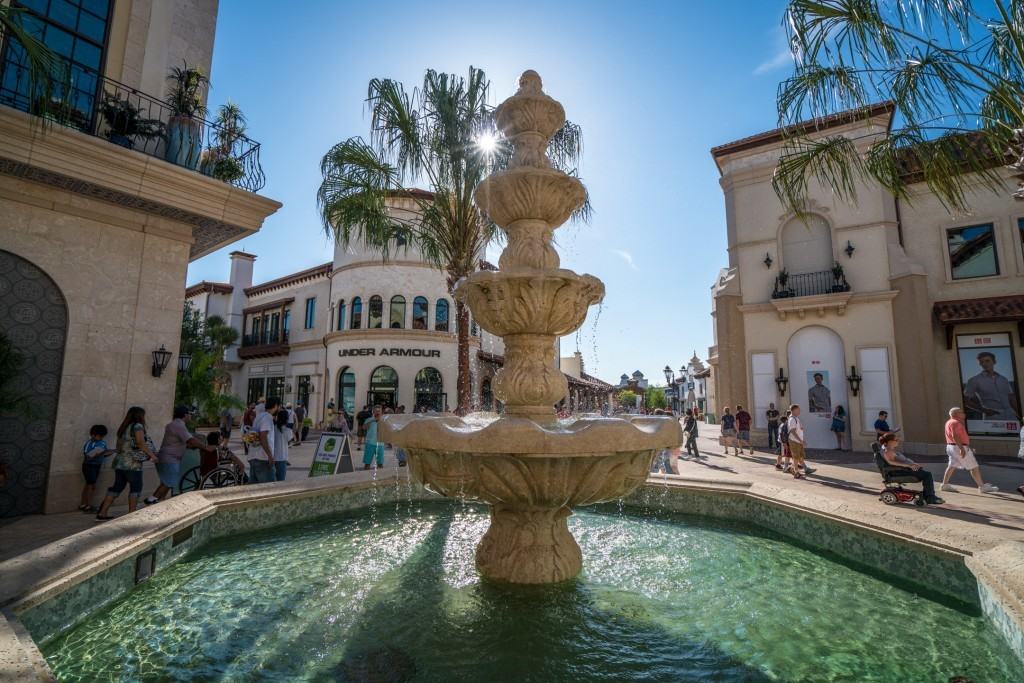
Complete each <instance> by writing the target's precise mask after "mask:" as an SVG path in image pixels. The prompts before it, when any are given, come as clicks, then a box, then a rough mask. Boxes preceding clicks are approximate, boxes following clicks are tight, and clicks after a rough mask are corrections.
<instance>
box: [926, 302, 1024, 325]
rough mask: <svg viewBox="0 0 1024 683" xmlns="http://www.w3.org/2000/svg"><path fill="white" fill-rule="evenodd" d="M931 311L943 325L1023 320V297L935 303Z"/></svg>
mask: <svg viewBox="0 0 1024 683" xmlns="http://www.w3.org/2000/svg"><path fill="white" fill-rule="evenodd" d="M932 310H933V312H934V313H935V317H936V319H937V320H938V321H939V322H940V323H942V324H944V325H954V324H956V323H967V322H977V321H984V320H992V321H1006V320H1024V295H1017V296H993V297H985V298H981V299H960V300H957V301H936V302H935V305H934V306H933V307H932Z"/></svg>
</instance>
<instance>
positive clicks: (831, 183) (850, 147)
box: [772, 135, 865, 213]
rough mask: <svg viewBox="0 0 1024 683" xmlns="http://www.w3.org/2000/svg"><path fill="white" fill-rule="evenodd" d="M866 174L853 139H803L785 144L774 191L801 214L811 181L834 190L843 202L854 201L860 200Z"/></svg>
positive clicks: (775, 178)
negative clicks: (859, 183) (861, 181)
mask: <svg viewBox="0 0 1024 683" xmlns="http://www.w3.org/2000/svg"><path fill="white" fill-rule="evenodd" d="M864 175H865V169H864V164H863V161H862V159H861V157H860V154H859V153H858V151H857V148H856V145H855V144H854V142H853V140H851V139H850V138H848V137H846V136H844V135H832V136H828V137H824V138H820V139H811V138H807V137H803V136H800V137H795V138H791V139H789V140H788V141H787V142H786V145H785V147H784V148H783V153H782V157H781V158H780V159H779V163H778V165H777V166H776V168H775V175H774V177H773V178H772V188H773V189H774V190H775V194H776V195H778V197H779V199H780V200H782V203H783V204H784V205H785V206H786V207H787V208H788V209H790V210H792V211H794V212H796V213H802V212H803V211H804V208H805V206H806V204H807V193H808V189H809V187H810V181H811V180H812V179H814V180H816V181H817V182H818V183H820V184H821V185H823V186H824V187H828V188H831V189H832V191H833V192H835V193H836V194H837V195H838V196H839V198H840V199H843V200H845V201H852V200H855V199H856V198H857V180H858V179H860V178H863V177H864Z"/></svg>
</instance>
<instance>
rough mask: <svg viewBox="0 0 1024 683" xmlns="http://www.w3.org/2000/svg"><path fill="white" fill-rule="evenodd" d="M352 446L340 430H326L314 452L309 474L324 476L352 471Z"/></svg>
mask: <svg viewBox="0 0 1024 683" xmlns="http://www.w3.org/2000/svg"><path fill="white" fill-rule="evenodd" d="M352 471H353V467H352V446H351V445H350V443H349V439H348V437H347V436H345V435H344V434H341V433H339V432H324V433H323V434H321V435H320V442H319V443H318V444H317V445H316V453H314V454H313V464H312V466H310V468H309V476H311V477H322V476H324V475H327V474H341V473H342V472H352Z"/></svg>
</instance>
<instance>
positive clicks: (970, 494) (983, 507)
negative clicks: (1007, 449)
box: [678, 425, 1024, 540]
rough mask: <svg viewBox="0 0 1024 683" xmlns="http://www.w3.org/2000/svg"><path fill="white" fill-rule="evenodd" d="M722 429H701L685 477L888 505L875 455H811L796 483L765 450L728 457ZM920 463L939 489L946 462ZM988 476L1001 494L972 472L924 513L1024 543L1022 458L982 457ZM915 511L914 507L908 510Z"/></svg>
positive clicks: (683, 467)
mask: <svg viewBox="0 0 1024 683" xmlns="http://www.w3.org/2000/svg"><path fill="white" fill-rule="evenodd" d="M719 434H720V428H719V426H718V425H701V428H700V437H699V438H698V446H699V449H700V452H701V454H702V455H704V456H706V457H703V458H701V459H700V460H699V461H694V460H682V459H680V460H679V462H678V468H679V474H680V476H681V477H683V478H685V479H695V480H718V481H730V480H733V481H751V482H755V481H757V482H769V483H771V484H772V485H774V486H781V487H785V488H791V489H796V490H810V491H812V492H814V493H817V494H819V495H828V496H829V497H833V498H836V499H842V500H844V501H850V502H851V503H856V504H861V505H863V504H871V505H879V506H881V505H883V503H882V502H881V501H879V500H878V492H879V491H880V490H881V488H882V478H881V475H879V473H878V469H877V468H876V467H875V464H874V462H873V461H872V459H871V454H870V453H863V452H851V451H843V452H840V451H834V450H833V451H827V450H811V451H809V452H808V458H807V462H808V464H809V465H810V466H811V467H812V468H815V469H816V471H815V472H814V473H813V474H811V475H809V476H808V477H807V479H799V480H798V479H794V478H793V477H792V476H791V475H788V474H784V473H782V472H779V471H778V470H776V469H775V455H774V454H773V453H770V452H768V451H767V450H765V449H760V450H759V449H757V448H755V449H754V454H753V455H750V451H749V450H748V451H747V452H746V453H745V454H744V455H740V456H736V455H734V454H733V453H734V450H733V449H732V448H730V449H729V455H724V453H723V451H724V449H723V448H722V447H721V446H719V445H718V437H719ZM914 460H915V461H917V462H918V463H920V464H921V465H922V466H923V467H925V468H926V469H927V470H928V471H929V472H931V473H932V476H934V477H935V482H936V489H937V488H938V485H939V483H940V482H941V481H942V473H943V472H944V471H945V469H946V460H945V459H944V458H943V459H941V460H940V459H939V458H936V457H931V458H926V457H918V456H914ZM978 460H979V461H980V463H981V472H982V477H983V478H984V479H985V481H986V482H989V483H992V484H994V485H996V486H998V487H999V489H1000V492H999V493H994V494H992V493H989V494H985V493H979V492H978V489H977V487H976V486H975V485H974V482H973V481H972V480H971V479H970V476H969V475H968V474H967V473H966V472H958V473H956V474H955V475H954V476H953V481H952V482H951V483H953V485H954V486H956V488H957V491H956V492H947V491H936V492H937V493H938V495H939V496H940V497H942V498H943V499H944V500H945V501H946V503H945V504H944V505H938V506H928V507H926V508H924V509H922V510H920V512H922V513H923V514H929V515H934V516H936V517H938V518H950V519H959V520H962V521H966V522H971V523H975V524H978V525H980V526H981V527H984V528H986V529H989V530H993V529H1005V530H1006V531H1007V533H1008V537H1007V540H1009V538H1018V539H1021V540H1024V496H1021V494H1019V493H1017V491H1016V488H1017V487H1018V486H1020V485H1021V484H1024V460H1019V459H1017V458H1005V457H1002V458H996V457H988V458H986V457H984V456H978ZM905 507H907V508H908V509H910V510H912V509H914V508H913V506H911V505H907V506H905Z"/></svg>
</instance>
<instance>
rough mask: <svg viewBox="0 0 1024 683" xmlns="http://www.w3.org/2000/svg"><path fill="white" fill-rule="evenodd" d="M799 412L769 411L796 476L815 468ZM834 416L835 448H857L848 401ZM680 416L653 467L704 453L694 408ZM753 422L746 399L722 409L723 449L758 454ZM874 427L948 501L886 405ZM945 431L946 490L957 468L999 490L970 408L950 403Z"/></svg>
mask: <svg viewBox="0 0 1024 683" xmlns="http://www.w3.org/2000/svg"><path fill="white" fill-rule="evenodd" d="M654 413H655V414H663V415H665V414H667V415H671V412H670V411H664V410H656V411H654ZM800 414H801V408H800V406H799V405H797V404H793V405H790V406H789V407H788V408H787V409H786V410H785V411H780V410H778V409H777V408H776V407H775V404H774V403H771V404H770V405H769V407H768V409H767V410H766V411H765V414H764V417H765V421H766V423H767V433H768V449H769V451H771V452H773V453H774V454H775V456H776V458H775V469H776V470H778V471H780V472H782V473H785V474H788V475H791V476H792V477H793V478H795V479H804V478H806V477H807V475H808V474H812V473H813V472H814V471H815V469H814V468H812V467H810V466H809V465H808V464H807V450H808V443H807V431H806V429H805V427H804V424H803V422H802V420H801V418H800ZM831 418H832V421H831V424H830V427H829V430H830V431H831V432H832V433H833V434H834V435H835V439H836V450H839V451H845V450H852V443H849V444H848V443H847V439H846V434H847V432H848V424H849V420H848V413H847V412H846V410H845V409H844V408H843V406H841V405H837V406H836V407H835V409H834V410H833V411H832V413H831ZM680 422H681V425H682V428H683V443H682V445H681V446H680V447H677V448H675V449H666V450H664V451H661V452H660V453H658V454H657V456H656V457H655V458H654V461H653V463H652V467H651V471H652V472H665V473H668V474H679V471H678V467H677V466H676V462H677V461H678V460H695V459H700V458H704V457H705V456H704V455H703V454H701V453H700V451H699V449H698V447H697V436H698V424H699V420H698V415H697V413H696V412H695V411H694V410H687V411H686V414H685V415H684V416H683V417H682V418H681V420H680ZM752 423H753V416H752V415H751V414H750V413H749V412H748V411H747V410H745V409H744V408H743V406H742V405H737V406H736V407H735V409H733V408H732V407H730V406H727V407H725V408H724V409H723V411H722V416H721V418H720V425H721V437H720V444H721V446H722V447H723V449H724V451H723V455H729V449H730V448H731V449H732V453H733V455H736V456H739V455H741V454H744V453H747V452H749V453H750V454H751V455H753V454H754V447H753V444H752V442H751V437H750V431H751V425H752ZM874 430H875V437H876V439H877V448H878V449H879V452H880V453H881V455H882V457H883V458H884V459H885V461H886V462H887V463H888V464H889V465H891V466H892V467H894V468H898V473H899V474H905V475H907V476H910V477H913V478H915V479H917V480H918V481H919V482H921V485H922V488H923V496H924V499H925V502H927V503H929V504H932V505H937V504H941V503H942V502H944V501H943V500H942V499H941V498H939V497H938V496H937V495H936V492H935V489H936V484H935V478H934V477H933V475H932V474H931V473H930V472H929V471H928V470H926V469H925V468H923V467H922V466H921V465H920V464H918V463H916V462H914V461H913V460H911V459H910V458H908V457H906V456H905V455H904V454H903V452H902V448H901V447H902V443H903V440H902V438H901V437H900V435H899V431H900V430H899V429H898V428H895V429H894V428H893V427H891V426H890V424H889V414H888V412H887V411H884V410H883V411H880V412H879V413H878V418H877V419H876V420H875V422H874ZM944 432H945V433H944V436H945V443H946V457H947V466H946V469H945V471H944V473H943V475H942V481H941V483H940V484H939V487H938V488H939V489H940V490H941V491H950V492H951V491H956V490H957V489H956V487H955V486H954V485H953V484H952V479H953V477H954V476H956V473H957V472H959V471H965V472H967V474H968V475H969V476H970V478H971V480H972V481H973V483H974V484H975V486H976V487H977V490H978V492H979V493H995V492H998V491H999V488H998V487H997V486H995V485H993V484H991V483H987V482H985V480H984V478H983V477H982V473H981V468H980V466H979V464H978V461H977V458H976V457H975V454H974V450H973V448H972V447H971V440H970V435H969V434H968V432H967V427H966V413H965V412H964V410H963V409H962V408H959V407H956V408H952V409H950V411H949V419H948V421H947V422H946V424H945V428H944ZM1020 436H1021V445H1020V451H1019V454H1018V457H1020V458H1021V459H1024V429H1022V430H1021V435H1020ZM1017 491H1018V492H1019V493H1021V494H1022V495H1024V484H1022V485H1021V486H1019V487H1018V488H1017Z"/></svg>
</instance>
